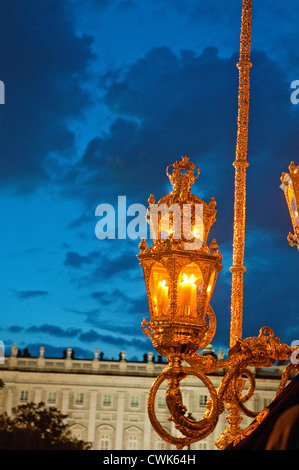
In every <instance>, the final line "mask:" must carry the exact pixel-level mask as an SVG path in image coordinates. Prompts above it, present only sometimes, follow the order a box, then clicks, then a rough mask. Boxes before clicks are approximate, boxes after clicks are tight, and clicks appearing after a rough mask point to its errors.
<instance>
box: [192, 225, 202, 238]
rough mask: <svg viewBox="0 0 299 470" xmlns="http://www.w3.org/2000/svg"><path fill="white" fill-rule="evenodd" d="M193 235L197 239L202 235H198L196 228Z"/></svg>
mask: <svg viewBox="0 0 299 470" xmlns="http://www.w3.org/2000/svg"><path fill="white" fill-rule="evenodd" d="M192 233H193V236H194V237H195V238H200V235H199V234H198V233H197V228H196V227H194V229H193V232H192Z"/></svg>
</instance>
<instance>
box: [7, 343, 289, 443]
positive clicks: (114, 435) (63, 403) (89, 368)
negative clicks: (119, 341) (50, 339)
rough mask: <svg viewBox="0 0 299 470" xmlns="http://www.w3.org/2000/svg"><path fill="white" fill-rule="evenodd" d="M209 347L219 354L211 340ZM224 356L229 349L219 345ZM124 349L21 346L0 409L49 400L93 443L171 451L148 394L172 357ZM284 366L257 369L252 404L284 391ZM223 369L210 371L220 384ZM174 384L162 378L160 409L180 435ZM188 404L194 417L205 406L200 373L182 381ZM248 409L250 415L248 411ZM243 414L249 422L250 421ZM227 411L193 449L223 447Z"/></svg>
mask: <svg viewBox="0 0 299 470" xmlns="http://www.w3.org/2000/svg"><path fill="white" fill-rule="evenodd" d="M206 353H213V350H212V349H211V346H209V347H208V348H207V350H206ZM218 355H219V357H220V356H222V352H221V351H219V353H218ZM125 356H126V354H125V351H122V353H121V354H120V358H119V360H105V359H104V358H103V354H102V353H101V354H100V357H99V352H98V350H95V352H94V359H91V360H86V359H84V360H83V359H74V358H73V354H72V349H71V348H68V349H67V351H66V354H65V357H63V358H61V359H59V358H47V357H45V349H44V348H43V347H42V348H40V355H39V357H30V355H28V357H24V356H22V357H19V354H18V349H17V346H16V345H14V346H13V347H12V351H11V356H9V357H6V358H5V361H4V364H1V365H0V371H1V374H0V378H1V379H2V380H3V382H4V384H5V386H4V388H3V389H2V390H1V391H0V413H4V412H7V413H8V414H11V411H12V408H14V407H17V406H18V405H21V404H24V403H27V402H31V401H33V402H35V403H39V402H44V403H46V404H47V405H49V406H54V407H55V408H58V409H59V410H61V411H62V412H63V413H64V414H67V416H68V417H67V421H68V424H69V426H70V430H71V432H72V434H73V435H74V436H77V437H78V438H80V439H83V440H85V441H89V442H92V444H93V449H96V450H167V449H174V450H175V447H174V446H171V445H169V444H168V443H167V442H165V441H164V440H162V439H161V438H160V437H159V436H158V435H157V434H156V432H155V431H154V429H153V428H152V426H151V423H150V421H149V418H148V415H147V396H148V393H149V390H150V387H151V385H152V383H153V381H154V379H155V377H157V376H158V375H159V374H160V373H161V372H162V371H163V369H164V367H165V365H166V363H163V362H162V358H161V357H158V358H155V357H154V356H153V354H152V353H148V354H145V355H144V358H143V361H140V362H139V361H135V362H132V361H127V360H126V357H125ZM282 370H283V366H276V367H272V368H271V369H259V368H251V371H252V372H253V374H254V376H255V380H256V392H255V394H254V396H253V397H252V398H251V400H250V401H249V402H248V403H247V405H248V408H250V409H251V410H253V411H260V410H262V409H263V408H264V407H265V406H267V405H268V404H269V403H270V402H271V401H272V399H273V398H274V396H275V393H276V391H277V388H278V385H279V382H280V377H281V373H282ZM224 373H225V371H224V370H221V369H220V370H218V371H217V374H218V375H216V374H213V375H210V376H209V378H210V379H211V380H212V382H213V384H214V385H215V387H216V388H217V387H218V385H220V382H221V379H222V377H223V375H224ZM166 387H167V383H166V382H164V383H163V384H162V387H161V389H160V390H159V392H158V394H157V397H156V404H155V406H156V414H157V417H158V419H159V420H160V422H161V423H162V424H163V426H164V427H165V428H166V429H167V430H168V431H170V432H171V433H173V434H174V435H179V434H178V432H177V431H176V429H175V427H174V425H173V423H172V422H171V421H168V416H169V412H168V409H167V406H166V403H165V391H166ZM182 393H183V398H184V404H185V405H186V406H187V410H188V412H190V413H191V415H192V417H193V418H194V419H196V420H199V419H201V418H202V417H203V414H204V413H205V411H206V402H207V400H208V399H209V395H208V391H207V389H206V388H205V387H204V385H203V384H202V383H201V382H200V381H199V380H198V379H197V378H196V377H187V378H186V379H185V380H184V381H183V382H182ZM242 416H243V415H242ZM250 422H251V419H250V418H246V417H244V418H243V422H242V427H244V426H247V425H248V424H250ZM226 427H227V421H226V420H225V413H223V415H221V417H220V419H219V422H218V424H217V427H216V429H215V430H214V432H213V433H212V434H211V435H210V436H208V437H207V438H206V439H204V440H202V441H200V442H198V443H194V444H192V445H191V449H203V450H210V449H216V447H215V445H214V442H215V440H216V439H217V438H218V437H219V435H220V434H221V433H222V432H223V431H224V429H226Z"/></svg>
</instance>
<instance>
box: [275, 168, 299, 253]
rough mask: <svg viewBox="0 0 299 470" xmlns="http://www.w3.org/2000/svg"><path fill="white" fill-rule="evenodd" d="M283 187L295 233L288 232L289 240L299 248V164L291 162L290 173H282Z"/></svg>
mask: <svg viewBox="0 0 299 470" xmlns="http://www.w3.org/2000/svg"><path fill="white" fill-rule="evenodd" d="M280 179H281V181H282V183H281V185H280V187H281V189H282V190H283V191H284V194H285V197H286V201H287V205H288V209H289V212H290V216H291V221H292V225H293V230H294V234H292V233H291V232H290V233H289V234H288V237H287V238H288V242H289V244H290V245H291V246H297V248H298V250H299V165H298V166H296V165H295V164H294V162H291V164H290V166H289V173H282V175H281V178H280Z"/></svg>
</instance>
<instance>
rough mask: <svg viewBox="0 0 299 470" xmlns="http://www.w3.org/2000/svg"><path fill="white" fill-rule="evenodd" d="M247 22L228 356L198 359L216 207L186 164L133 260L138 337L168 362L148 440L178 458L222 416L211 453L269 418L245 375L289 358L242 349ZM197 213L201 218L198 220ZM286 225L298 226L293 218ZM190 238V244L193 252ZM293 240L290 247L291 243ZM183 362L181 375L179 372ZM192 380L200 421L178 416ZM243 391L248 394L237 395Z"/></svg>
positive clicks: (155, 207)
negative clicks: (139, 295) (137, 275)
mask: <svg viewBox="0 0 299 470" xmlns="http://www.w3.org/2000/svg"><path fill="white" fill-rule="evenodd" d="M251 19H252V0H243V6H242V24H241V39H240V60H239V62H238V64H237V66H238V68H239V95H238V100H239V101H238V104H239V107H238V132H237V145H236V158H235V162H234V163H233V165H234V167H235V202H234V234H233V266H232V267H231V272H232V290H231V329H230V350H229V353H228V358H227V359H225V360H221V361H217V360H216V359H215V358H214V357H213V356H205V355H203V354H200V353H199V351H200V350H201V349H203V348H204V347H206V346H207V345H208V344H209V343H210V342H211V341H212V339H213V338H214V335H215V331H216V316H215V314H214V311H213V309H212V307H211V305H210V300H211V296H212V293H213V289H214V286H215V283H216V279H217V276H218V273H219V272H220V271H221V269H222V264H221V261H222V255H221V253H220V250H219V247H218V244H217V242H216V240H213V241H212V243H211V244H210V246H208V242H207V240H208V235H209V232H210V229H211V227H212V225H213V224H214V222H215V221H216V214H217V211H216V209H215V207H216V201H215V199H214V198H213V197H212V198H211V200H210V202H209V203H208V204H207V203H205V202H204V201H203V200H202V199H200V198H199V197H197V196H195V195H194V194H192V193H191V186H192V185H193V183H194V181H195V180H196V179H197V178H198V176H199V174H200V172H199V168H198V167H197V166H196V165H195V164H194V163H192V162H191V161H190V160H189V158H187V157H182V158H181V160H178V161H176V162H175V163H173V164H171V165H169V166H168V167H167V169H166V173H167V175H168V177H169V179H170V182H171V184H172V188H173V190H172V191H171V192H170V193H169V194H167V195H166V196H164V197H162V198H161V199H160V200H159V201H158V202H157V203H156V201H155V197H154V196H153V194H151V195H150V197H149V199H148V202H149V207H148V212H147V217H148V220H149V222H150V224H151V229H152V234H153V244H152V245H151V246H149V247H148V246H147V242H146V241H145V240H142V241H141V243H140V245H139V248H140V253H139V254H138V255H137V256H138V258H139V261H140V265H141V266H142V269H143V274H144V279H145V286H146V291H147V296H148V302H149V311H150V321H147V320H145V319H144V320H143V322H142V329H143V332H144V334H145V335H146V336H147V337H149V338H150V339H151V341H152V343H153V346H154V347H155V349H156V351H157V352H158V353H159V354H161V355H162V356H164V357H165V358H166V359H167V360H168V365H167V366H166V367H165V369H164V371H163V372H162V373H161V374H160V375H159V376H158V377H157V378H156V380H155V381H154V383H153V385H152V387H151V389H150V392H149V396H148V414H149V418H150V421H151V423H152V425H153V427H154V429H155V430H156V432H157V433H158V434H159V435H160V436H161V437H162V438H163V439H165V440H166V441H167V442H169V443H171V444H173V445H176V446H177V448H179V449H182V448H183V447H185V446H186V445H189V444H191V443H192V442H196V441H198V440H200V439H203V438H205V437H206V436H208V435H209V434H210V433H211V432H213V430H214V429H215V427H216V425H217V422H218V420H219V416H220V415H221V414H222V413H223V412H224V410H225V408H226V409H227V410H228V416H227V417H226V419H227V422H228V427H227V429H226V430H225V431H224V432H223V433H222V434H221V436H219V438H218V439H217V441H216V445H217V446H218V448H219V449H225V448H226V447H227V446H228V445H231V444H234V443H236V442H239V441H240V440H241V439H243V438H244V437H245V436H247V435H249V434H250V433H251V432H252V431H253V430H254V429H255V428H256V427H257V426H258V425H259V423H260V422H261V421H262V420H263V419H264V417H265V416H266V414H267V413H268V409H265V410H262V411H261V412H260V413H257V412H255V411H252V410H250V409H249V408H247V406H246V405H245V403H246V402H247V401H248V400H249V399H250V398H251V397H252V395H253V393H254V391H255V378H254V376H253V374H252V372H251V368H252V367H269V366H271V365H273V364H274V363H275V362H276V361H283V362H286V363H287V362H288V361H290V358H291V355H292V352H293V351H294V350H295V348H294V349H292V348H290V347H289V346H288V345H286V344H282V343H280V339H279V338H278V337H277V336H275V335H274V332H273V331H272V329H271V328H269V327H263V328H261V329H260V331H259V335H258V336H255V337H249V338H245V339H242V319H243V318H242V317H243V275H244V273H245V271H246V268H245V267H244V245H245V212H246V170H247V167H248V162H247V142H248V119H249V88H250V78H249V73H250V68H251V66H252V64H251V62H250V47H251ZM171 168H172V171H170V169H171ZM291 172H292V174H294V175H295V174H296V177H294V178H293V179H294V180H296V181H297V179H296V178H297V169H296V168H294V166H292V168H291ZM298 174H299V168H298ZM284 182H285V180H284ZM186 206H188V211H189V214H190V227H189V232H188V236H186V233H185V230H184V228H185V227H184V220H185V219H184V210H185V209H186ZM198 206H201V208H202V212H201V217H200V220H199V219H198V212H197V208H198ZM297 208H298V202H297ZM163 211H164V212H163ZM165 214H166V215H165ZM293 214H294V211H293ZM294 217H297V218H298V213H297V215H296V214H295V215H294ZM153 221H154V222H153ZM296 230H297V229H296ZM199 231H201V242H200V243H198V238H199V237H198V234H199ZM296 233H297V232H296ZM190 236H191V241H192V243H194V245H192V244H191V246H190ZM293 240H294V241H293V243H295V238H294V236H293ZM183 361H184V362H185V363H186V364H188V365H183ZM218 369H222V370H223V371H224V377H223V379H222V381H221V384H220V386H219V387H218V389H217V390H216V389H215V387H214V385H213V383H212V381H211V380H210V379H209V377H208V374H212V373H213V372H215V371H217V370H218ZM292 370H297V366H296V365H294V364H292V363H289V364H287V366H286V368H285V372H284V373H283V376H282V379H281V383H280V386H279V389H278V393H280V392H281V391H282V389H283V388H284V387H285V385H286V383H287V380H288V377H289V373H290V372H291V371H292ZM190 375H191V376H195V377H197V378H198V379H199V380H200V381H202V383H203V384H204V385H205V387H206V388H207V390H208V392H209V394H210V399H209V400H208V402H207V404H206V412H205V414H204V416H203V418H202V419H201V420H199V421H195V420H194V419H192V418H191V417H190V416H189V417H188V416H186V412H187V408H186V406H185V405H184V403H183V394H182V390H181V385H182V382H183V380H184V379H186V378H187V377H188V376H190ZM164 381H167V382H168V387H167V391H166V403H167V406H168V410H169V413H170V414H169V418H168V419H169V420H170V421H172V422H173V423H174V424H175V428H176V429H177V430H178V431H180V433H181V434H182V437H177V436H173V435H171V434H170V433H169V432H168V431H167V430H166V429H165V428H164V427H163V426H162V425H161V423H160V422H159V421H158V419H157V416H156V413H155V397H156V394H157V391H158V389H159V388H160V387H161V385H162V384H163V383H164ZM247 382H248V383H249V385H248V387H247V389H246V390H247V391H245V392H244V390H245V384H246V383H247ZM241 413H244V414H245V415H246V416H248V417H250V418H253V419H254V422H253V423H252V424H251V425H250V426H249V427H247V428H246V429H245V430H241V429H240V423H241V421H242V417H241Z"/></svg>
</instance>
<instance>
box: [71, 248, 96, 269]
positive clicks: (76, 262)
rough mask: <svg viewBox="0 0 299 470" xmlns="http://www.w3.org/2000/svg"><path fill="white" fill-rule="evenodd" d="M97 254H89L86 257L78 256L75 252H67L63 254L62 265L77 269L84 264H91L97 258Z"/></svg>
mask: <svg viewBox="0 0 299 470" xmlns="http://www.w3.org/2000/svg"><path fill="white" fill-rule="evenodd" d="M98 256H99V254H98V253H96V252H94V251H93V252H90V253H88V254H87V255H80V254H79V253H77V252H75V251H68V252H67V253H66V254H65V260H64V265H65V266H71V267H73V268H79V267H82V266H83V265H86V264H91V263H93V262H94V261H95V258H98Z"/></svg>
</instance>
